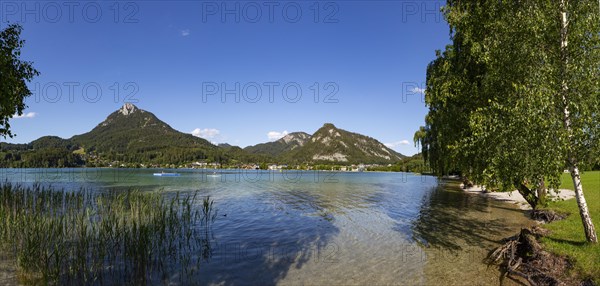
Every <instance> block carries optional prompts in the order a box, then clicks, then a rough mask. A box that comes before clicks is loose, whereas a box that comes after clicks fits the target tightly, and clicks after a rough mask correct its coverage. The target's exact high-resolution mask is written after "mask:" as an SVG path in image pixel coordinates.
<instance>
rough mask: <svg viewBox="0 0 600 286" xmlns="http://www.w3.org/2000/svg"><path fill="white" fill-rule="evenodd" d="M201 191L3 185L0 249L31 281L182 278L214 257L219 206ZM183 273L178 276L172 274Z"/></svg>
mask: <svg viewBox="0 0 600 286" xmlns="http://www.w3.org/2000/svg"><path fill="white" fill-rule="evenodd" d="M197 199H198V196H197V192H193V193H185V194H180V193H177V194H176V195H173V196H170V197H167V196H165V195H163V194H160V193H156V192H152V193H150V192H140V191H138V190H129V191H122V192H118V191H108V192H89V191H86V190H83V189H82V190H79V191H75V192H67V191H62V190H61V191H58V190H53V189H51V188H48V187H44V186H40V185H34V186H33V187H23V186H20V185H13V184H11V183H8V182H5V183H3V184H2V185H0V250H1V251H3V252H7V253H9V254H11V255H10V257H12V258H14V262H15V263H16V266H17V271H18V273H19V277H21V280H22V282H24V283H27V284H29V283H32V284H38V283H43V284H61V285H64V284H147V283H160V282H164V283H168V282H173V281H171V277H179V278H178V279H179V280H180V282H182V283H185V281H183V280H184V279H185V278H186V277H189V276H190V274H191V273H193V272H194V271H195V270H196V269H197V268H198V267H199V263H200V262H201V260H202V259H206V258H208V257H209V256H210V240H211V239H212V229H211V228H212V223H213V222H214V220H215V218H216V217H217V215H216V213H217V212H216V210H214V206H213V204H214V201H213V200H211V199H210V197H205V198H203V200H202V202H198V201H197ZM173 274H180V275H173Z"/></svg>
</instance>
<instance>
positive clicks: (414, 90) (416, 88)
mask: <svg viewBox="0 0 600 286" xmlns="http://www.w3.org/2000/svg"><path fill="white" fill-rule="evenodd" d="M410 91H411V92H414V93H419V94H425V89H424V88H420V87H415V88H413V89H411V90H410Z"/></svg>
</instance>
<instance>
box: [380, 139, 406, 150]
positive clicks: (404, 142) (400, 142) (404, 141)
mask: <svg viewBox="0 0 600 286" xmlns="http://www.w3.org/2000/svg"><path fill="white" fill-rule="evenodd" d="M383 145H385V146H386V147H388V148H396V147H400V146H402V145H410V141H408V140H401V141H396V142H392V143H385V144H383Z"/></svg>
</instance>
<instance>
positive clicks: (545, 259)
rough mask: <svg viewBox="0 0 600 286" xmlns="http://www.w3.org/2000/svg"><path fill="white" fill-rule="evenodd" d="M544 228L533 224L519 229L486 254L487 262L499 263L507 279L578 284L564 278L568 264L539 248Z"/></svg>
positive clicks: (552, 283) (569, 266)
mask: <svg viewBox="0 0 600 286" xmlns="http://www.w3.org/2000/svg"><path fill="white" fill-rule="evenodd" d="M546 234H547V231H546V230H544V229H542V228H539V227H533V228H531V229H529V228H525V229H522V230H521V232H520V233H519V234H518V235H515V236H513V237H510V238H508V239H506V240H505V241H506V242H505V243H504V244H503V245H501V246H500V247H498V248H496V249H495V250H494V251H493V252H491V253H490V255H489V256H488V261H487V262H488V263H489V264H499V265H500V267H501V268H502V270H503V271H504V272H505V275H506V276H507V277H509V278H511V279H516V280H519V278H521V279H524V280H525V281H527V282H528V283H529V284H530V285H578V284H580V283H581V282H578V281H576V280H574V279H573V278H571V277H568V276H567V274H566V272H567V270H568V269H569V268H571V264H570V263H569V261H568V260H567V259H566V258H564V257H558V256H556V255H553V254H550V253H548V252H546V251H544V250H543V249H542V246H541V245H540V244H539V243H538V239H539V238H540V237H541V236H544V235H546Z"/></svg>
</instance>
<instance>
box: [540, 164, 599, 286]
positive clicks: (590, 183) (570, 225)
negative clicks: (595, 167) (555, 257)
mask: <svg viewBox="0 0 600 286" xmlns="http://www.w3.org/2000/svg"><path fill="white" fill-rule="evenodd" d="M581 180H582V184H583V190H584V193H585V197H586V200H587V203H588V208H589V210H590V213H591V216H592V220H593V221H594V224H595V226H596V230H600V171H594V172H586V173H584V174H583V175H582V177H581ZM560 188H561V189H570V190H573V181H572V180H571V176H570V175H569V174H563V177H562V185H561V187H560ZM549 208H550V209H553V210H556V211H559V212H564V213H569V214H571V215H570V216H569V217H567V218H566V219H565V220H562V221H556V222H553V223H550V224H547V225H545V226H544V227H545V228H547V229H549V230H550V231H551V234H550V235H549V236H548V237H546V238H544V239H543V240H542V242H543V244H544V245H545V246H546V249H547V250H549V251H551V252H554V253H556V254H559V255H564V256H567V257H569V258H570V260H571V261H573V262H574V268H575V271H576V272H577V273H578V274H579V275H580V276H582V277H581V278H584V279H585V278H591V279H593V280H594V282H595V283H596V284H598V285H600V244H596V245H593V244H590V243H586V240H585V235H584V233H583V225H582V223H581V217H580V216H579V210H578V208H577V202H576V201H575V200H574V199H573V200H568V201H560V202H553V203H550V205H549Z"/></svg>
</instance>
